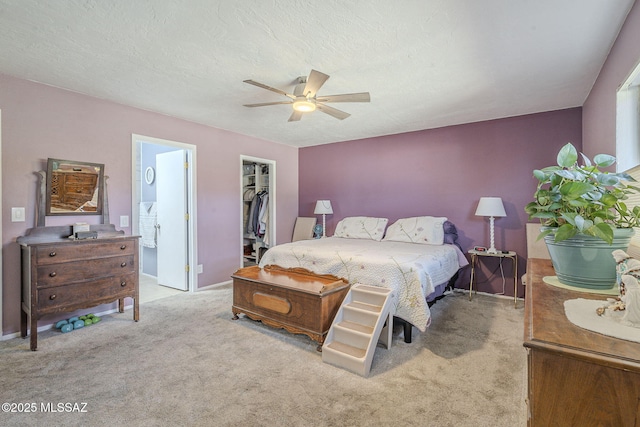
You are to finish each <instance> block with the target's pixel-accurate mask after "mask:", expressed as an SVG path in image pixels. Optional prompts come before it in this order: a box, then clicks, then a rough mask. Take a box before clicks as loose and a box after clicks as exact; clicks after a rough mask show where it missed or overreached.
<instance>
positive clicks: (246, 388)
mask: <svg viewBox="0 0 640 427" xmlns="http://www.w3.org/2000/svg"><path fill="white" fill-rule="evenodd" d="M231 301H232V293H231V287H230V286H227V287H223V288H218V289H215V290H207V291H202V292H196V293H195V294H183V295H178V296H175V297H171V298H165V299H160V300H156V301H152V302H148V303H145V304H142V305H141V308H140V322H138V323H134V322H133V321H132V320H131V317H132V316H131V311H130V310H128V311H127V312H125V313H122V314H113V315H108V316H105V317H104V318H103V321H102V322H101V323H99V324H97V325H92V326H90V327H85V328H84V329H81V330H78V331H74V332H71V333H68V334H61V333H59V332H56V331H49V332H44V333H42V334H40V336H39V340H38V351H37V352H31V351H29V341H28V340H22V339H21V338H16V339H12V340H9V341H5V342H2V343H0V368H1V376H0V396H1V398H0V401H1V402H13V403H16V404H17V405H16V409H20V408H21V409H24V407H25V406H26V407H27V408H30V409H35V411H33V412H30V413H12V412H4V409H5V407H4V406H3V412H2V413H0V425H3V426H9V425H24V426H33V425H51V426H54V425H65V426H76V425H77V426H87V425H91V426H124V425H135V426H164V425H167V426H169V425H171V426H175V425H190V426H239V425H242V426H245V425H255V426H311V425H313V426H365V425H366V426H388V425H395V426H456V427H459V426H508V427H514V426H524V425H526V406H525V401H524V398H525V389H526V382H525V381H526V374H525V370H526V353H525V350H524V348H523V347H522V335H523V309H522V308H519V309H514V308H513V301H510V300H507V299H499V298H494V297H488V296H484V295H478V296H477V297H474V299H473V301H471V302H469V300H468V297H467V295H466V294H461V293H454V294H452V295H449V296H447V297H446V298H444V299H443V300H441V301H439V302H438V303H437V304H435V305H434V306H433V307H432V315H433V322H432V326H431V327H430V328H429V330H428V331H427V332H426V333H420V332H419V331H417V330H416V329H415V328H414V338H413V343H412V344H406V343H404V342H403V340H402V330H401V328H395V332H394V341H393V346H392V348H391V349H390V350H387V349H385V348H383V347H381V346H379V347H378V349H377V350H376V354H375V357H374V360H373V365H372V368H371V373H370V375H369V378H362V377H360V376H357V375H355V374H352V373H350V372H347V371H344V370H342V369H339V368H336V367H334V366H331V365H327V364H324V363H322V358H321V354H320V353H318V352H316V350H315V349H316V344H315V343H314V342H312V341H311V340H309V338H308V337H306V336H304V335H292V334H289V333H287V332H286V331H284V330H276V329H273V328H269V327H267V326H265V325H263V324H261V323H259V322H254V321H252V320H250V319H248V318H246V317H244V316H241V319H239V320H236V321H233V320H231V317H232V314H231ZM65 403H68V404H69V405H68V406H66V407H65V405H64V404H65ZM19 404H22V406H20V408H18V406H19ZM25 404H27V405H25ZM32 404H33V405H32ZM58 404H63V405H62V406H61V407H59V406H58ZM74 404H77V405H74ZM83 404H86V406H84V405H83ZM47 407H48V408H54V409H56V410H57V411H58V412H55V413H54V412H51V411H50V412H45V411H44V409H47ZM65 408H68V409H70V410H72V411H78V410H84V411H83V412H64V409H65Z"/></svg>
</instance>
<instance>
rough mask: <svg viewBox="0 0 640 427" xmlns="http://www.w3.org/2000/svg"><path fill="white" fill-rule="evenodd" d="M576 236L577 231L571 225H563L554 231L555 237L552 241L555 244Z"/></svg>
mask: <svg viewBox="0 0 640 427" xmlns="http://www.w3.org/2000/svg"><path fill="white" fill-rule="evenodd" d="M576 234H578V230H577V229H576V228H575V227H574V226H573V225H571V224H563V225H561V226H560V227H558V230H557V231H556V237H555V239H554V241H555V242H556V243H557V242H562V241H563V240H567V239H570V238H571V237H573V236H575V235H576Z"/></svg>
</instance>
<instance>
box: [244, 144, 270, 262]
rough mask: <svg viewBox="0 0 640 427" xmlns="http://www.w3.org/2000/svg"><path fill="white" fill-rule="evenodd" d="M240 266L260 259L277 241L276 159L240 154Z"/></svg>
mask: <svg viewBox="0 0 640 427" xmlns="http://www.w3.org/2000/svg"><path fill="white" fill-rule="evenodd" d="M240 188H241V190H240V191H241V194H240V199H241V207H240V209H241V212H240V216H241V221H240V224H241V226H242V228H241V230H240V239H241V248H242V249H241V255H240V256H241V261H240V266H241V267H250V266H253V265H256V264H258V263H259V262H260V258H261V256H262V254H264V252H265V251H266V250H267V249H269V248H270V247H272V246H274V245H275V242H276V237H275V236H276V229H275V224H276V209H275V206H276V162H275V161H274V160H267V159H261V158H258V157H251V156H244V155H241V156H240Z"/></svg>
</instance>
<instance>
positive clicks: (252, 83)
mask: <svg viewBox="0 0 640 427" xmlns="http://www.w3.org/2000/svg"><path fill="white" fill-rule="evenodd" d="M243 81H244V82H245V83H249V84H250V85H254V86H258V87H261V88H262V89H266V90H270V91H271V92H275V93H279V94H280V95H284V96H287V97H289V98H291V99H296V97H295V96H294V95H291V94H288V93H287V92H285V91H283V90H280V89H276V88H275V87H271V86H267V85H265V84H262V83H259V82H256V81H253V80H243Z"/></svg>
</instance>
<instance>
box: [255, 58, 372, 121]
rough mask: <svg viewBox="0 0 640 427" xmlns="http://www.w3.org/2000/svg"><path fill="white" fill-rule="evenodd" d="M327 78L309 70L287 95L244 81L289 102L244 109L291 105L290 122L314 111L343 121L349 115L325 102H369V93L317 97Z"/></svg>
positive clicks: (318, 72) (270, 103)
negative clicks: (281, 96) (278, 95)
mask: <svg viewBox="0 0 640 427" xmlns="http://www.w3.org/2000/svg"><path fill="white" fill-rule="evenodd" d="M328 78H329V76H328V75H326V74H324V73H321V72H320V71H316V70H311V73H309V77H308V78H307V77H306V76H301V77H298V79H297V84H296V87H295V88H294V90H293V94H290V93H287V92H285V91H283V90H280V89H276V88H274V87H271V86H267V85H265V84H262V83H258V82H256V81H253V80H244V82H245V83H249V84H251V85H254V86H258V87H261V88H263V89H267V90H270V91H271V92H275V93H279V94H280V95H284V96H286V97H287V98H290V100H289V101H278V102H263V103H260V104H245V105H244V106H245V107H264V106H267V105H278V104H292V106H293V113H291V116H290V117H289V121H290V122H295V121H298V120H300V119H301V118H302V115H303V114H304V113H310V112H312V111H315V110H316V109H318V110H320V111H322V112H323V113H325V114H328V115H330V116H333V117H335V118H336V119H340V120H344V119H346V118H347V117H349V116H350V115H351V114H349V113H345V112H344V111H341V110H338V109H336V108H333V107H329V106H328V105H325V103H327V102H369V101H370V100H371V98H370V97H369V92H360V93H345V94H341V95H326V96H320V95H318V90H320V88H321V87H322V85H323V84H324V83H325V82H326V81H327V79H328Z"/></svg>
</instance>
